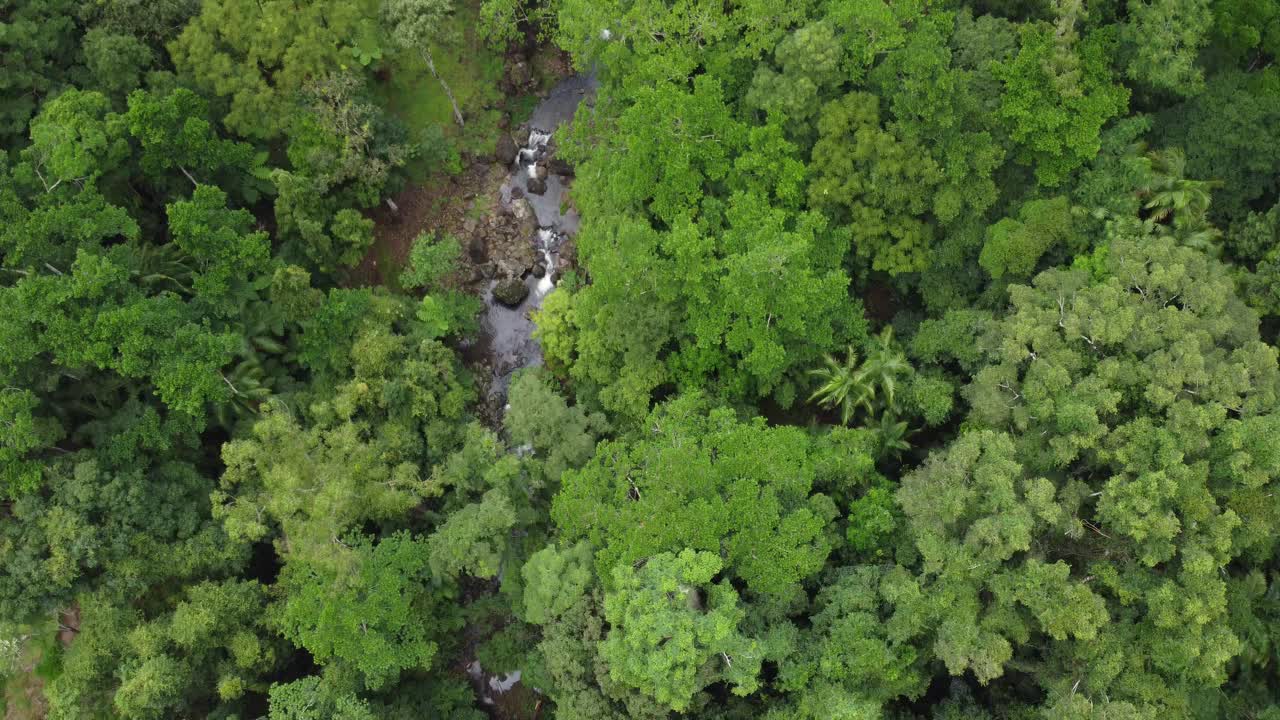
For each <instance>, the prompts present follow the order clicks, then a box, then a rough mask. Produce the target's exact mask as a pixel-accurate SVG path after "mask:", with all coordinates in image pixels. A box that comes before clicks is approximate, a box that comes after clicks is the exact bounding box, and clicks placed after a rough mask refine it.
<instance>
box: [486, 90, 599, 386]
mask: <svg viewBox="0 0 1280 720" xmlns="http://www.w3.org/2000/svg"><path fill="white" fill-rule="evenodd" d="M594 90H595V79H594V78H593V77H591V76H574V77H571V78H567V79H566V80H564V81H563V82H561V83H560V84H559V85H557V86H556V87H555V88H553V89H552V91H551V93H550V94H549V95H548V96H547V97H546V98H545V99H544V100H543V101H542V103H541V104H539V106H538V107H537V108H536V109H535V110H534V114H533V116H532V117H531V118H530V120H529V124H528V127H529V135H528V140H525V141H524V147H520V148H517V150H516V156H515V160H514V162H512V164H511V167H510V174H509V176H508V177H507V180H506V182H504V183H503V184H502V188H501V190H500V196H499V200H500V202H501V203H502V204H503V205H505V206H507V207H508V208H510V209H511V210H512V211H513V212H516V211H518V212H519V213H521V214H523V213H525V212H527V211H532V213H533V215H534V218H535V219H536V225H537V227H538V230H537V232H536V233H533V234H532V237H529V238H528V239H527V242H528V243H529V245H530V246H531V249H532V250H533V258H534V264H535V265H536V267H534V268H532V270H533V272H526V273H525V274H524V275H523V276H522V277H521V278H519V279H520V280H521V282H523V283H524V286H525V287H526V288H528V290H529V293H528V295H527V296H526V297H525V299H524V300H523V301H522V302H521V303H520V304H519V305H518V306H516V307H508V306H506V305H503V304H502V303H501V302H499V301H498V300H497V299H496V298H495V297H494V296H493V294H492V291H493V290H494V288H495V287H496V286H497V284H498V283H499V282H503V281H506V282H509V280H510V278H503V279H501V280H500V279H496V278H495V279H492V280H490V283H489V286H488V288H487V291H486V293H485V296H484V302H485V313H484V316H483V318H482V319H481V328H482V334H481V338H480V339H479V340H478V342H479V343H480V345H481V347H482V348H483V352H484V354H485V355H486V356H487V357H488V358H489V363H490V367H491V368H492V377H491V379H490V382H489V387H488V393H487V394H488V397H489V399H490V401H491V402H492V403H493V407H494V408H495V409H500V408H502V407H503V405H504V404H505V402H506V392H507V387H508V384H509V383H510V380H511V376H512V374H513V373H514V372H515V371H517V370H519V369H520V368H525V367H535V366H538V365H541V364H542V348H541V347H539V345H538V341H537V340H536V339H534V337H533V334H534V330H535V329H536V328H535V324H534V319H533V318H534V317H535V316H536V312H537V310H538V308H539V307H541V306H542V302H543V300H545V299H546V297H547V296H548V295H550V294H551V293H552V292H553V291H554V290H555V288H556V282H557V280H558V278H559V270H560V267H559V265H560V262H561V258H560V251H561V249H562V248H563V247H565V243H566V242H567V241H568V239H569V238H570V237H572V236H573V235H574V233H576V232H577V229H578V224H579V218H578V213H577V211H576V210H574V209H573V208H572V207H569V206H568V204H567V203H566V202H565V200H566V193H567V192H568V190H569V187H570V184H571V182H572V181H571V179H570V177H571V176H569V175H566V174H564V173H554V172H549V171H548V170H549V169H550V168H547V165H548V162H549V160H550V156H551V155H552V154H553V153H554V148H553V143H552V133H553V132H555V131H557V130H558V129H559V128H560V127H562V126H563V125H564V123H566V122H568V121H570V120H571V119H572V118H573V115H574V113H575V112H576V111H577V109H578V106H579V104H581V103H582V101H583V99H584V98H585V97H589V95H588V93H592V92H594ZM543 128H545V129H543ZM540 165H541V166H542V167H543V168H545V169H543V170H540V169H539V166H540ZM530 185H533V187H534V189H535V190H538V191H539V192H536V193H531V192H529V187H530ZM516 204H519V205H520V206H521V207H519V208H515V207H512V206H513V205H516ZM526 217H527V216H526ZM522 259H523V258H522Z"/></svg>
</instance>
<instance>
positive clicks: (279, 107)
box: [168, 0, 378, 140]
mask: <svg viewBox="0 0 1280 720" xmlns="http://www.w3.org/2000/svg"><path fill="white" fill-rule="evenodd" d="M377 10H378V5H377V0H360V2H356V3H349V2H334V1H333V0H322V1H321V2H307V3H302V4H296V3H293V2H289V1H287V0H264V1H263V2H258V0H215V1H213V2H205V3H201V5H200V12H199V14H198V15H196V16H195V17H193V18H192V19H191V21H190V23H188V24H187V25H186V27H185V28H183V30H182V33H181V34H180V35H178V37H177V38H176V39H174V40H173V41H172V42H170V43H169V45H168V47H169V54H170V55H171V57H172V58H173V64H174V66H175V67H176V68H177V70H178V73H179V75H181V76H185V77H189V78H191V79H192V80H193V81H194V82H195V83H196V86H197V87H198V88H199V89H201V90H203V91H205V92H207V93H208V94H210V95H213V96H216V97H220V98H226V99H227V100H228V101H229V102H230V107H229V112H228V113H227V116H226V118H224V120H223V123H224V124H225V125H226V126H227V128H229V129H230V130H232V131H234V132H236V133H238V134H240V135H244V136H246V137H251V138H256V139H263V140H268V139H273V138H276V137H279V136H280V135H281V134H282V133H283V132H284V130H285V129H286V128H288V127H289V124H290V123H291V122H292V121H293V119H294V116H295V113H294V108H293V103H294V102H295V100H296V98H297V95H298V93H300V92H301V91H302V89H303V86H304V85H305V84H306V82H307V80H308V79H309V78H314V77H321V76H323V75H324V74H325V73H328V72H332V71H334V69H335V68H342V67H343V66H346V65H349V64H350V63H352V62H354V60H353V58H352V54H351V50H352V48H353V47H354V46H355V44H356V43H357V41H358V39H359V38H360V37H362V35H361V30H362V28H363V27H364V26H365V25H368V24H370V23H372V22H373V20H372V18H376V17H377Z"/></svg>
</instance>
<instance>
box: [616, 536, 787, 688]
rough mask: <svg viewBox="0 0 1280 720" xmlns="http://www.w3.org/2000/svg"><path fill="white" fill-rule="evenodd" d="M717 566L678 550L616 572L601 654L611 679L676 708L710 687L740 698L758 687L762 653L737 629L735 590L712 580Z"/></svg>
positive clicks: (707, 557)
mask: <svg viewBox="0 0 1280 720" xmlns="http://www.w3.org/2000/svg"><path fill="white" fill-rule="evenodd" d="M720 567H721V563H720V559H719V558H718V557H716V556H715V555H714V554H712V553H708V552H694V551H692V550H682V551H681V552H680V553H679V554H678V555H677V554H672V553H670V552H666V553H660V554H658V555H654V556H652V557H650V558H648V559H647V560H646V562H645V563H644V567H642V568H641V569H640V570H639V571H636V570H633V569H632V568H631V566H630V565H629V564H627V565H620V566H618V567H617V568H615V569H614V572H613V586H614V588H615V591H613V592H611V593H609V594H608V595H606V596H605V601H604V609H605V618H606V619H607V620H608V621H609V624H610V626H611V627H610V630H609V634H608V636H607V637H606V638H605V639H604V642H603V643H601V645H600V654H601V656H602V657H604V659H605V660H607V661H608V663H609V673H610V675H611V676H612V677H613V678H614V679H615V680H618V681H619V682H623V683H626V684H628V685H631V686H632V687H636V688H638V689H640V690H642V691H644V692H645V693H647V694H650V695H652V696H653V697H654V699H656V700H657V701H658V702H659V703H662V704H663V705H667V706H669V707H670V708H671V709H673V710H676V711H681V710H684V709H685V708H686V707H688V705H689V702H690V700H691V699H692V697H693V694H694V693H696V692H698V691H699V690H700V689H702V688H703V687H705V686H706V685H708V684H710V683H712V682H718V681H725V682H728V683H730V684H731V685H733V690H734V692H735V693H737V694H740V695H746V694H749V693H751V692H753V691H754V690H755V689H756V687H757V686H758V680H757V679H756V676H757V675H758V674H759V672H760V664H761V661H762V659H763V658H762V653H761V650H760V648H759V646H758V643H757V642H756V641H754V640H752V639H751V638H748V637H746V636H744V635H743V634H742V633H741V631H740V630H739V629H738V624H739V623H740V622H741V620H742V618H743V611H742V610H741V609H740V608H739V607H738V604H737V601H738V596H737V593H736V592H734V590H733V588H732V587H730V585H729V584H728V583H727V582H725V581H720V582H718V583H713V582H712V578H713V577H714V576H715V574H716V573H717V572H718V571H719V570H720Z"/></svg>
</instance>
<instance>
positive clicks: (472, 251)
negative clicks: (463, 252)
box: [467, 237, 489, 263]
mask: <svg viewBox="0 0 1280 720" xmlns="http://www.w3.org/2000/svg"><path fill="white" fill-rule="evenodd" d="M467 254H468V255H470V256H471V261H472V262H475V263H482V262H484V261H485V258H487V257H488V256H489V249H488V248H487V247H485V242H484V238H482V237H473V238H471V242H469V243H467Z"/></svg>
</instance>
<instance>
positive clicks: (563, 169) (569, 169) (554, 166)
mask: <svg viewBox="0 0 1280 720" xmlns="http://www.w3.org/2000/svg"><path fill="white" fill-rule="evenodd" d="M547 169H548V170H550V171H551V172H552V173H554V174H556V175H559V176H560V177H573V166H572V165H570V164H569V161H568V160H561V159H560V158H558V157H553V158H551V160H550V161H548V162H547Z"/></svg>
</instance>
